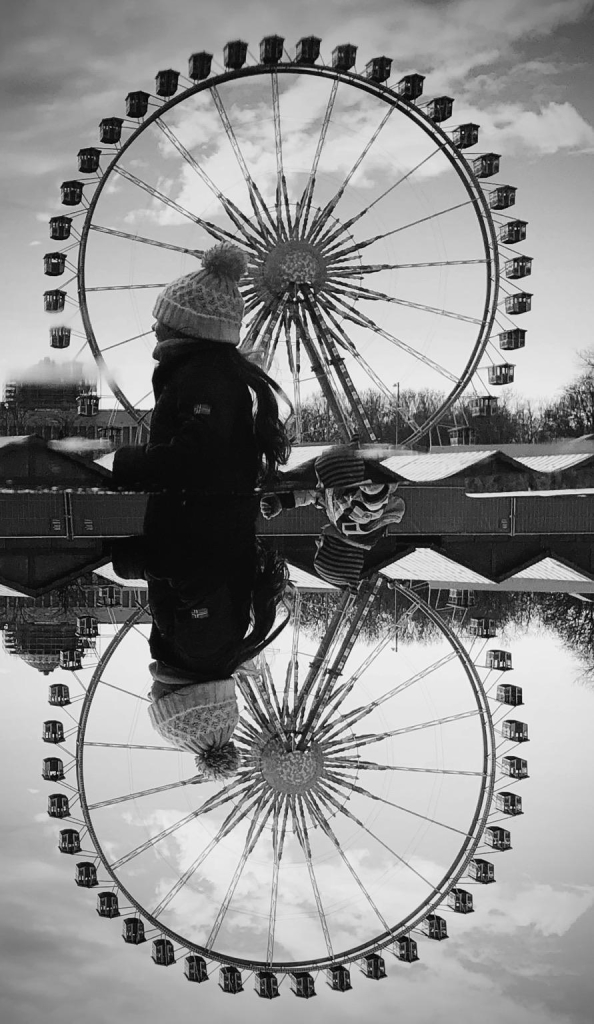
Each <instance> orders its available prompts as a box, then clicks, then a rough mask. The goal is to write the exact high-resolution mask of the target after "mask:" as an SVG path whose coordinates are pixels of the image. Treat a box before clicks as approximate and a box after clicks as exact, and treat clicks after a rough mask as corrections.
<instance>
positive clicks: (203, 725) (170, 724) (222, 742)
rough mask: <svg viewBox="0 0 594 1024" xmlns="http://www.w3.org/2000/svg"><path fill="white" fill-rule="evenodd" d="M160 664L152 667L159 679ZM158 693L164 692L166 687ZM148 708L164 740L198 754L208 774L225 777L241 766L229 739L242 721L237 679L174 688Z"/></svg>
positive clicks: (213, 776)
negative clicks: (236, 684) (236, 688)
mask: <svg viewBox="0 0 594 1024" xmlns="http://www.w3.org/2000/svg"><path fill="white" fill-rule="evenodd" d="M158 664H159V663H153V664H152V665H151V666H150V669H151V673H152V675H153V677H154V678H155V679H157V682H159V678H158V677H159V675H160V673H159V670H158ZM155 689H156V687H155ZM158 692H159V693H162V692H163V687H162V686H159V690H158ZM148 711H149V718H150V720H151V725H152V726H153V728H154V729H155V730H156V731H157V732H158V733H159V735H160V736H162V737H163V739H165V740H168V741H169V742H171V743H173V745H174V746H175V747H178V748H179V749H180V750H190V751H192V752H193V753H195V754H196V755H197V757H196V765H197V767H198V768H200V770H201V771H202V772H203V774H204V775H207V776H208V777H210V778H224V777H225V776H227V775H230V774H232V773H233V772H234V771H235V769H236V768H237V767H238V766H239V755H238V753H237V751H236V749H235V746H234V744H233V743H231V742H229V741H230V740H231V737H232V735H233V730H234V729H235V726H236V725H237V723H238V721H239V709H238V707H237V700H236V699H235V680H234V679H233V678H231V679H218V680H215V681H213V682H210V683H191V684H190V685H189V686H188V685H186V686H182V687H181V689H176V690H171V692H170V693H165V694H164V695H163V696H159V698H158V699H157V700H155V701H154V702H153V703H152V704H151V705H150V707H149V709H148Z"/></svg>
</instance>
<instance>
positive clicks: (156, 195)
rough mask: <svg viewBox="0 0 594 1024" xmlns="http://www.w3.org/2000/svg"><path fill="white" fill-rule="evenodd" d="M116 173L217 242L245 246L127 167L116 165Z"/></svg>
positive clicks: (239, 240) (227, 232)
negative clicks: (195, 225) (189, 221)
mask: <svg viewBox="0 0 594 1024" xmlns="http://www.w3.org/2000/svg"><path fill="white" fill-rule="evenodd" d="M114 171H116V172H117V173H118V174H119V175H121V177H122V178H125V179H126V181H129V182H130V183H131V184H132V185H136V186H137V187H138V188H141V189H142V190H143V191H144V192H148V194H149V195H150V196H152V197H153V199H158V200H159V202H161V203H163V204H164V205H165V206H169V207H170V208H171V209H172V210H175V211H176V213H179V214H181V216H182V217H186V218H187V220H191V221H192V223H193V224H197V225H198V227H201V228H202V229H203V230H204V231H206V233H207V234H209V235H210V236H211V237H212V238H216V240H217V242H233V244H234V245H241V244H245V243H244V242H243V240H242V239H239V238H237V236H236V235H232V234H230V232H229V231H226V230H225V229H224V228H219V227H217V226H216V224H212V223H211V222H210V221H208V220H203V218H202V217H198V216H197V215H196V214H194V213H191V212H190V211H189V210H186V208H185V207H184V206H181V205H180V203H177V202H176V201H175V199H171V198H170V197H169V196H166V195H165V194H164V193H163V192H160V191H159V189H158V188H155V186H154V185H149V183H148V182H146V181H143V179H142V178H139V177H137V175H136V174H132V172H131V171H128V170H126V168H125V167H119V166H118V165H117V164H116V165H115V167H114Z"/></svg>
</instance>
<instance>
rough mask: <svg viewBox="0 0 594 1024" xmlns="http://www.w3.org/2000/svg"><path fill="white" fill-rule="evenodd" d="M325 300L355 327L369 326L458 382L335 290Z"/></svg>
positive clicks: (449, 378) (419, 359)
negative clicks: (350, 304) (350, 303)
mask: <svg viewBox="0 0 594 1024" xmlns="http://www.w3.org/2000/svg"><path fill="white" fill-rule="evenodd" d="M326 301H327V302H329V303H330V306H331V308H333V309H334V310H336V312H337V313H339V314H341V313H342V315H343V316H344V317H345V318H346V319H347V320H350V321H351V323H354V324H355V325H356V326H357V327H367V328H369V329H370V330H372V331H373V332H374V334H379V336H380V337H381V338H385V339H386V341H389V342H390V343H391V344H392V345H394V346H395V347H396V348H399V349H401V350H402V351H403V352H407V353H408V355H410V356H412V357H413V358H414V359H416V360H417V362H420V363H423V364H424V365H425V366H429V367H430V368H431V369H432V370H435V372H436V373H438V374H439V375H440V377H445V378H446V380H450V381H453V382H454V383H455V384H457V383H458V377H457V376H456V375H455V374H454V373H452V372H451V371H450V370H447V369H446V368H445V366H441V365H440V364H439V363H436V362H435V360H434V359H430V358H429V356H426V355H424V353H423V352H419V351H417V349H416V348H413V347H412V345H408V344H407V343H406V342H405V341H402V339H401V338H397V337H396V335H394V334H390V333H389V332H388V331H385V330H384V329H383V327H380V326H379V324H376V322H375V320H372V319H371V317H368V316H367V315H366V314H365V313H363V312H362V311H361V310H360V309H354V308H353V307H352V306H349V304H348V302H347V301H346V300H345V299H343V298H342V297H341V296H340V295H338V294H337V293H336V292H333V294H332V297H330V296H326Z"/></svg>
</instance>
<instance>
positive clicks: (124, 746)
mask: <svg viewBox="0 0 594 1024" xmlns="http://www.w3.org/2000/svg"><path fill="white" fill-rule="evenodd" d="M133 696H134V695H133ZM85 747H112V748H114V749H116V750H166V751H168V752H169V753H170V754H179V750H178V749H177V747H156V746H155V745H154V744H151V743H102V742H100V741H99V740H85Z"/></svg>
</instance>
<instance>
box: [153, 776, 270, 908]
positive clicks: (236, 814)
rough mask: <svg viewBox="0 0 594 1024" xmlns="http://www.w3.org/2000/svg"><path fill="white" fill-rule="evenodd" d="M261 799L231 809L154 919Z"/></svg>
mask: <svg viewBox="0 0 594 1024" xmlns="http://www.w3.org/2000/svg"><path fill="white" fill-rule="evenodd" d="M260 799H261V795H260V793H258V796H256V797H255V798H254V799H253V800H251V801H250V802H247V803H246V804H244V805H243V806H236V807H233V808H232V809H231V811H230V812H229V814H228V815H227V817H226V818H225V820H224V822H223V824H222V825H221V827H220V828H219V830H218V832H217V833H216V835H215V836H213V838H212V839H211V841H210V843H208V845H207V846H206V847H205V848H204V850H202V852H201V853H200V854H199V855H198V856H197V857H196V859H195V860H194V861H192V863H191V864H190V866H189V867H188V868H187V869H186V870H185V871H184V873H183V875H180V877H179V878H178V880H177V882H176V883H175V885H173V886H172V887H171V889H170V890H169V892H168V893H167V894H166V895H165V896H164V897H163V899H162V900H161V902H160V903H159V904H158V906H157V907H155V909H154V910H153V915H152V916H153V917H157V918H158V917H159V915H160V914H162V913H163V911H164V910H166V908H167V907H168V906H169V904H170V903H171V901H172V900H174V899H175V897H176V896H177V894H178V892H181V890H182V889H183V888H184V886H185V885H187V884H188V882H189V881H190V879H191V878H192V876H193V875H194V874H195V873H196V871H197V870H198V868H199V867H200V866H201V864H203V863H204V861H205V860H207V859H208V857H209V856H210V854H211V853H212V852H213V850H215V849H216V847H217V846H218V845H219V843H220V842H221V840H222V839H225V837H226V836H228V835H229V833H230V832H231V831H232V829H234V828H235V826H236V825H238V824H239V822H240V821H242V820H243V819H244V818H245V817H247V815H248V814H249V813H250V811H251V810H253V808H254V806H255V805H256V804H257V803H258V802H259V800H260Z"/></svg>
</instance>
